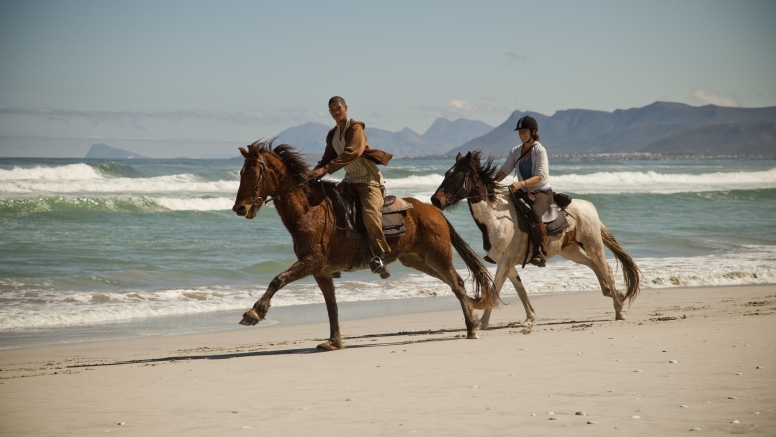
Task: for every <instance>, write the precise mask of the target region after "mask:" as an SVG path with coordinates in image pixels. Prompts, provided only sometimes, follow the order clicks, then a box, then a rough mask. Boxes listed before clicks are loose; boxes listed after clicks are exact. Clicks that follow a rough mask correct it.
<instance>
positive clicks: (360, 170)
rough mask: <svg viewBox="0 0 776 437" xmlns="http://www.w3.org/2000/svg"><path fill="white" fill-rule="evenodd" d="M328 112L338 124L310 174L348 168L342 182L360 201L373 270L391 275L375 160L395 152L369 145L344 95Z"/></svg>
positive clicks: (381, 188) (332, 101) (385, 160)
mask: <svg viewBox="0 0 776 437" xmlns="http://www.w3.org/2000/svg"><path fill="white" fill-rule="evenodd" d="M329 113H330V114H331V117H332V118H333V119H334V121H336V122H337V125H336V126H334V127H333V128H332V129H331V130H329V133H328V135H327V136H326V150H325V151H324V152H323V158H321V160H320V161H318V165H316V166H315V168H314V169H313V170H312V172H311V173H310V175H311V176H312V177H313V178H314V179H318V178H321V177H323V176H324V175H326V174H332V173H334V172H336V171H337V170H340V169H342V168H344V169H345V177H344V178H343V180H342V183H344V184H348V187H349V188H350V189H351V191H352V192H354V193H355V194H356V195H357V196H358V199H359V200H360V202H361V210H362V215H361V217H363V222H364V227H365V228H366V233H367V238H368V239H369V246H370V248H371V250H372V255H373V258H372V260H371V261H370V262H369V267H370V268H371V270H372V273H377V274H379V275H380V277H381V278H383V279H385V278H388V277H389V276H390V275H391V274H390V273H389V272H388V267H387V265H386V263H385V255H386V254H388V253H390V252H391V248H390V246H388V242H386V241H385V235H383V228H382V214H381V213H380V208H381V207H382V206H383V194H384V191H385V182H384V180H383V175H382V174H381V173H380V170H378V169H377V165H376V164H382V165H386V164H388V161H390V159H391V158H392V157H393V155H391V154H390V153H388V152H384V151H382V150H377V149H370V148H369V146H368V145H367V142H366V134H365V133H364V126H365V125H364V123H362V122H360V121H356V120H353V119H352V118H348V106H347V104H346V103H345V99H343V98H342V97H339V96H334V97H332V98H331V99H329Z"/></svg>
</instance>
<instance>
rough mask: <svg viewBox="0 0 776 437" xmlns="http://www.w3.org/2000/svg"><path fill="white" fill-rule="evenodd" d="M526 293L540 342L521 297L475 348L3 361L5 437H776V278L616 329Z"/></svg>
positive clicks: (435, 341)
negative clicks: (527, 326)
mask: <svg viewBox="0 0 776 437" xmlns="http://www.w3.org/2000/svg"><path fill="white" fill-rule="evenodd" d="M530 297H531V298H532V304H533V307H534V309H535V310H536V313H537V325H536V326H535V327H534V328H533V330H532V332H531V333H530V334H528V335H526V334H524V333H523V328H521V327H520V326H517V325H516V324H515V323H514V322H518V321H522V320H523V319H524V311H523V308H522V305H519V304H518V302H519V301H515V302H513V303H512V304H510V305H505V306H502V308H501V309H499V310H496V311H494V313H493V316H492V318H491V322H492V326H491V329H488V330H485V331H482V330H481V331H480V337H481V338H480V339H479V340H467V339H464V338H461V337H460V336H461V335H462V334H464V333H465V329H464V327H463V320H462V316H461V313H460V309H451V310H441V311H433V312H417V313H411V314H395V315H388V316H374V317H369V318H362V319H351V320H345V319H344V318H343V319H341V327H342V331H343V337H344V343H345V346H346V349H344V350H342V351H336V352H325V353H317V352H315V345H316V344H318V343H319V342H321V341H323V339H324V338H325V337H326V336H328V323H325V322H324V323H310V324H299V325H274V326H268V327H266V328H263V329H255V328H246V329H244V330H234V331H225V332H219V333H209V334H195V335H181V336H167V337H151V338H136V339H131V340H114V341H99V342H90V343H80V344H69V345H59V346H48V347H34V348H20V349H7V350H2V351H0V393H2V396H0V423H1V424H2V425H0V435H14V436H26V435H62V434H65V435H70V434H73V435H91V434H94V433H104V432H112V433H122V434H123V435H169V434H180V433H184V432H185V433H186V434H187V435H194V436H199V435H203V436H204V435H232V434H238V433H242V434H246V433H252V434H255V433H257V432H270V433H272V434H278V435H316V436H329V435H331V436H334V435H343V434H344V435H405V434H425V435H480V434H483V435H514V434H515V432H518V431H516V430H519V433H520V434H525V435H558V434H560V433H564V434H566V433H574V435H590V436H593V435H595V436H598V435H645V436H647V435H655V434H659V433H666V434H668V435H675V434H679V433H684V432H687V431H689V430H691V429H692V428H700V429H701V430H702V431H704V432H707V433H712V434H729V433H747V434H749V433H751V434H755V435H773V434H774V432H776V413H775V412H774V409H776V393H774V392H773V389H772V388H773V387H774V386H776V367H774V366H773V363H774V362H776V342H774V338H773V332H775V331H774V328H776V285H749V286H732V287H730V286H728V287H692V288H668V289H647V290H643V291H642V294H641V295H640V296H639V297H638V299H637V300H636V301H635V302H634V304H633V305H632V306H631V308H630V309H627V311H626V313H625V315H626V317H627V318H628V320H626V321H620V322H616V321H614V311H613V309H612V306H611V300H610V299H609V298H605V297H603V296H601V295H600V294H598V295H596V293H589V292H584V293H572V294H563V295H560V294H547V295H542V296H539V295H537V296H530ZM453 299H454V298H453ZM343 316H344V314H343ZM324 317H325V315H324ZM577 412H579V413H582V414H579V415H578V414H577ZM42 418H45V420H41V419H42ZM588 422H592V423H588Z"/></svg>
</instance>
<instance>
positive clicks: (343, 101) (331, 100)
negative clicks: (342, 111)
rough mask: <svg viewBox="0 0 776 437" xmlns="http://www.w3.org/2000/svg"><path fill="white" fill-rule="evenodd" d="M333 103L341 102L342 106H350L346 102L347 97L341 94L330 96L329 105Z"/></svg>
mask: <svg viewBox="0 0 776 437" xmlns="http://www.w3.org/2000/svg"><path fill="white" fill-rule="evenodd" d="M332 103H339V104H341V105H342V106H348V104H347V103H345V99H343V98H342V97H340V96H334V97H332V98H330V99H329V106H331V104H332Z"/></svg>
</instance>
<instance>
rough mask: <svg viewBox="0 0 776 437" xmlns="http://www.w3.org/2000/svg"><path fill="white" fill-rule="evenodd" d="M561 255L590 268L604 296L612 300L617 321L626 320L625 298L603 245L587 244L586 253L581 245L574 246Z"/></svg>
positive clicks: (565, 249) (567, 248) (564, 250)
mask: <svg viewBox="0 0 776 437" xmlns="http://www.w3.org/2000/svg"><path fill="white" fill-rule="evenodd" d="M560 255H561V256H562V257H564V258H566V259H567V260H569V261H574V262H575V263H577V264H582V265H585V266H588V267H590V269H591V270H592V271H593V273H595V276H596V278H598V284H599V285H600V286H601V291H602V292H603V294H604V296H607V297H611V298H612V303H613V304H614V313H615V317H614V318H615V320H625V316H623V315H622V303H623V301H624V300H625V296H624V295H623V294H622V293H620V292H619V291H617V287H616V286H615V283H614V274H613V273H612V268H611V267H610V266H609V263H608V262H607V261H606V256H604V251H603V245H595V244H586V245H585V252H582V251H581V250H580V247H579V245H577V244H572V245H569V246H567V247H566V248H564V249H563V250H562V251H561V252H560Z"/></svg>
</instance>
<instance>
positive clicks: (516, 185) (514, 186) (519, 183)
mask: <svg viewBox="0 0 776 437" xmlns="http://www.w3.org/2000/svg"><path fill="white" fill-rule="evenodd" d="M524 186H525V181H517V182H512V185H510V186H509V187H510V188H512V191H517V190H519V189H520V188H523V187H524Z"/></svg>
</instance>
